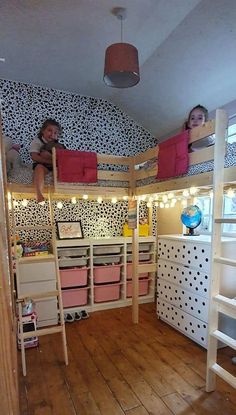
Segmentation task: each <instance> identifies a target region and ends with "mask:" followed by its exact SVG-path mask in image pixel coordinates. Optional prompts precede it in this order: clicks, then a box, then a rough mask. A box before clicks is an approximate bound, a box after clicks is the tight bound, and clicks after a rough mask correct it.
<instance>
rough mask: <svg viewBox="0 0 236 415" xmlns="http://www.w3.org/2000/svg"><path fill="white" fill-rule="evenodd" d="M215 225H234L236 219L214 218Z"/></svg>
mask: <svg viewBox="0 0 236 415" xmlns="http://www.w3.org/2000/svg"><path fill="white" fill-rule="evenodd" d="M215 223H236V219H233V218H216V219H215Z"/></svg>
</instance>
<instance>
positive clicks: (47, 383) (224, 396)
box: [19, 304, 236, 415]
mask: <svg viewBox="0 0 236 415" xmlns="http://www.w3.org/2000/svg"><path fill="white" fill-rule="evenodd" d="M66 331H67V342H68V353H69V366H67V367H66V366H65V365H64V362H63V354H62V348H61V339H60V335H57V334H55V335H50V336H45V337H41V338H40V345H39V348H35V349H28V350H26V362H27V376H26V377H25V378H24V377H23V376H22V375H21V376H20V407H21V415H124V414H125V415H148V414H150V415H171V414H174V415H194V414H197V415H208V414H214V415H218V414H219V415H222V414H223V415H233V414H234V415H235V414H236V392H235V390H234V389H233V388H231V387H230V386H228V385H227V384H225V383H224V382H223V381H222V380H220V379H218V380H217V389H216V391H214V392H212V393H206V392H205V391H204V387H205V361H206V351H205V350H204V349H203V348H201V347H200V346H198V345H197V344H195V343H194V342H192V341H191V340H189V339H188V338H187V337H185V336H183V335H181V334H180V333H178V332H177V331H175V330H174V329H172V328H171V327H170V326H168V325H166V324H165V323H164V322H162V321H160V320H158V319H157V317H156V314H155V307H154V304H143V305H141V306H140V323H139V324H138V325H134V324H132V321H131V308H130V307H127V308H121V309H113V310H106V311H99V312H96V313H92V314H91V315H90V317H89V319H88V320H82V321H78V322H74V323H68V324H67V325H66ZM232 355H233V352H232V350H231V349H229V348H224V349H221V351H220V353H219V361H220V363H221V364H222V365H223V366H224V367H225V368H227V369H230V371H231V373H233V374H234V375H236V367H235V366H234V365H232V363H231V357H232ZM19 357H20V353H19ZM19 360H20V359H19ZM19 372H20V373H22V370H21V367H20V370H19Z"/></svg>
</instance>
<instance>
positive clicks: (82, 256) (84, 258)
mask: <svg viewBox="0 0 236 415" xmlns="http://www.w3.org/2000/svg"><path fill="white" fill-rule="evenodd" d="M57 255H58V264H59V270H60V280H61V287H62V302H63V307H64V308H68V307H70V308H71V307H78V306H84V305H87V304H88V300H89V288H88V278H89V270H90V268H89V266H88V265H89V246H86V244H85V245H84V246H63V247H59V248H58V249H57Z"/></svg>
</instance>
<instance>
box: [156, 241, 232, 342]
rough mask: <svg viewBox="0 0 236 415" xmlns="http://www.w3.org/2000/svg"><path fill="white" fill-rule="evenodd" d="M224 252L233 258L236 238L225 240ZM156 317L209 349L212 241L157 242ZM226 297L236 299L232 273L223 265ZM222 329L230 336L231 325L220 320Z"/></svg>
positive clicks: (222, 286)
mask: <svg viewBox="0 0 236 415" xmlns="http://www.w3.org/2000/svg"><path fill="white" fill-rule="evenodd" d="M221 243H222V252H223V253H224V256H225V257H227V258H234V257H235V251H236V239H235V238H222V242H221ZM158 257H159V259H158V268H157V269H158V272H157V273H158V279H157V315H158V317H160V318H161V319H162V320H164V321H166V322H167V323H168V324H171V325H172V326H173V327H175V328H176V329H177V330H179V331H181V332H182V333H184V334H185V335H186V336H188V337H190V338H191V339H192V340H194V341H196V342H197V343H199V344H200V345H201V346H203V347H205V348H207V330H208V313H209V296H210V278H209V273H210V258H211V238H210V236H207V235H201V236H182V235H161V236H160V237H159V238H158ZM222 272H223V273H224V280H223V281H222V285H221V293H222V294H223V295H228V294H229V293H231V294H230V295H231V296H236V290H235V284H234V279H235V278H234V275H233V272H232V269H229V268H228V267H227V266H223V265H222ZM220 325H221V327H224V331H225V332H227V333H231V332H232V330H234V327H233V325H232V321H230V320H229V319H227V317H225V316H221V322H220Z"/></svg>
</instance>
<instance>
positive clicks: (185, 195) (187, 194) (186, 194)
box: [183, 189, 189, 197]
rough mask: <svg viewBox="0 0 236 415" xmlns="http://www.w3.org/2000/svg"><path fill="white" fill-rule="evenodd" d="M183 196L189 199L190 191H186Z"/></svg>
mask: <svg viewBox="0 0 236 415" xmlns="http://www.w3.org/2000/svg"><path fill="white" fill-rule="evenodd" d="M183 196H184V197H189V191H188V190H186V189H185V190H184V191H183Z"/></svg>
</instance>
